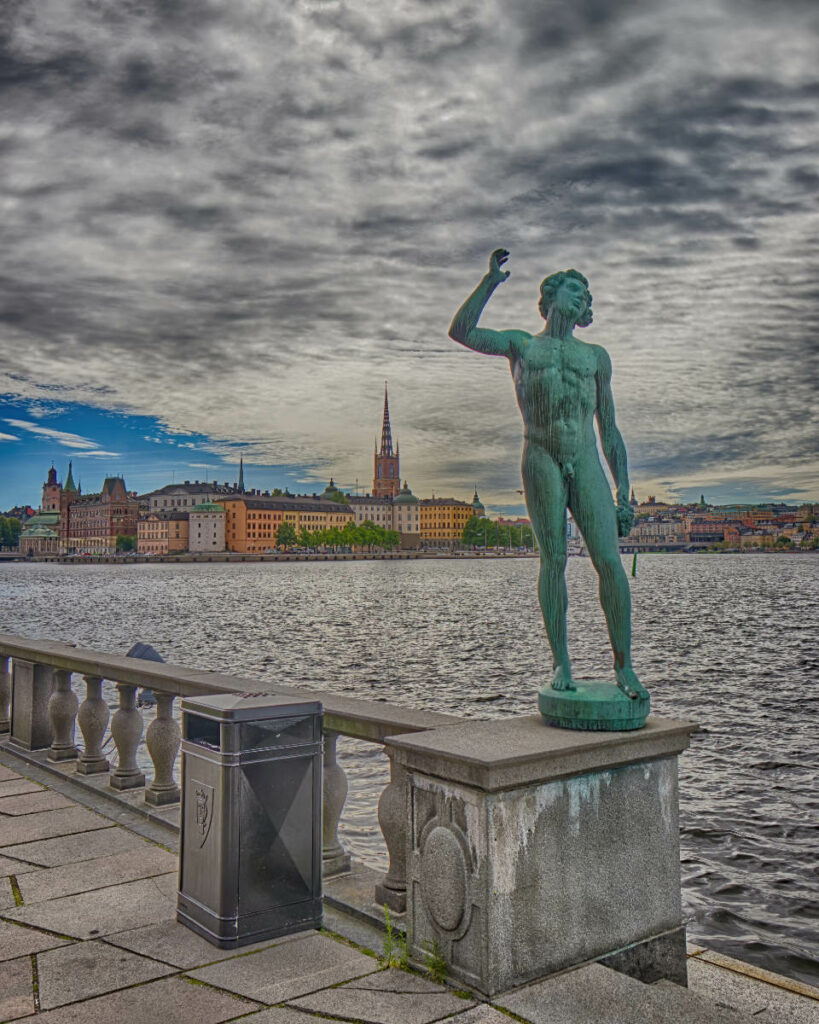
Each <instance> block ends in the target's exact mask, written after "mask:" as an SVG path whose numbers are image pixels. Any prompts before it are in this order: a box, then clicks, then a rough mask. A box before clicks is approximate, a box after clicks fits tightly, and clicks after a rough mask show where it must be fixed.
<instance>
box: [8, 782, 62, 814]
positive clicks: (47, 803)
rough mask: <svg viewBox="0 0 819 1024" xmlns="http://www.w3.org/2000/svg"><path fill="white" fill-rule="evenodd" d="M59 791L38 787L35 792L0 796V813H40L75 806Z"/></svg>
mask: <svg viewBox="0 0 819 1024" xmlns="http://www.w3.org/2000/svg"><path fill="white" fill-rule="evenodd" d="M76 806H77V805H76V804H75V803H73V802H72V801H71V800H66V798H65V797H64V796H60V794H59V793H52V792H51V791H50V790H48V789H39V788H38V790H37V792H35V793H21V794H19V795H18V796H3V797H0V814H12V815H14V816H15V817H16V816H17V815H20V814H40V813H42V812H44V811H58V810H60V809H61V808H63V807H76Z"/></svg>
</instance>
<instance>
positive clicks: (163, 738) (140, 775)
mask: <svg viewBox="0 0 819 1024" xmlns="http://www.w3.org/2000/svg"><path fill="white" fill-rule="evenodd" d="M75 679H76V681H77V688H78V689H81V687H82V683H84V693H82V692H80V694H79V697H83V696H84V699H83V700H82V702H80V699H79V697H78V695H77V693H75V690H74V681H75ZM80 679H81V680H82V683H80ZM104 680H108V681H109V682H111V683H113V684H114V685H115V686H116V690H117V694H118V707H117V710H116V711H115V713H114V714H113V716H111V714H110V711H109V707H108V703H107V702H106V700H105V699H104V697H103V692H102V687H103V681H104ZM140 688H146V689H150V690H151V691H153V693H154V695H155V697H156V713H155V714H156V716H155V718H154V720H153V721H152V722H151V723H150V724H149V726H148V728H147V730H145V736H144V742H145V746H146V748H147V751H148V755H149V757H150V760H151V764H152V766H153V775H152V776H150V775H149V776H148V777H146V774H145V772H143V770H142V768H141V767H140V766H139V764H138V763H137V755H138V751H139V749H140V745H141V743H142V742H143V717H142V714H141V712H140V711H139V709H138V707H137V692H138V690H139V689H140ZM260 690H262V691H264V690H269V692H270V693H277V694H292V695H294V696H299V695H304V696H307V695H308V693H309V696H310V697H311V698H312V699H318V700H320V701H321V702H322V705H323V707H324V771H323V789H324V792H323V802H322V824H323V843H322V866H323V872H324V875H325V877H328V878H329V877H332V876H334V875H339V874H342V873H344V872H346V871H349V870H350V866H351V858H350V854H349V852H348V851H347V850H345V849H344V846H343V845H342V843H341V840H340V839H339V834H338V830H339V823H340V821H341V819H342V815H343V811H344V804H345V801H346V799H347V789H348V782H347V777H346V774H345V772H344V768H343V767H342V765H341V764H340V763H339V760H338V757H337V742H338V738H339V737H340V736H342V737H349V738H351V739H357V740H363V741H365V742H370V743H375V744H378V745H379V746H382V747H383V746H384V744H385V742H386V741H387V740H388V739H389V738H390V737H393V736H399V735H403V734H407V733H415V732H421V731H424V730H427V729H436V728H441V727H442V726H446V725H448V724H454V723H457V722H458V721H460V720H459V719H457V718H453V717H452V716H449V715H441V714H435V713H432V712H428V711H418V710H414V709H412V708H403V707H399V706H397V705H393V704H387V703H382V702H381V701H367V700H361V699H358V698H354V697H345V696H341V695H339V694H336V693H332V692H329V691H323V690H310V691H309V692H308V691H304V690H299V689H297V688H295V687H288V686H279V685H277V684H273V685H271V684H266V683H263V682H260V681H259V680H255V679H252V680H251V679H243V678H240V677H237V676H227V675H223V674H221V673H218V672H209V671H201V670H198V669H190V668H184V667H182V666H178V665H169V664H166V663H163V662H154V661H145V660H142V659H138V658H126V657H124V656H120V655H112V654H102V653H100V652H98V651H93V650H88V649H83V648H79V647H74V646H71V645H68V644H61V643H56V642H53V641H42V640H37V641H35V640H27V639H25V638H22V637H17V636H10V635H6V634H0V733H2V732H6V733H8V734H9V735H8V743H9V744H10V745H11V746H12V747H17V748H18V749H20V750H26V751H45V752H46V758H47V760H49V761H52V762H64V763H67V762H75V770H76V772H77V773H78V774H79V775H95V776H103V775H104V776H107V779H108V786H109V787H110V789H112V790H115V791H131V792H138V791H142V792H143V793H144V802H145V803H146V804H149V805H152V806H167V805H172V804H174V803H176V802H178V801H179V799H180V790H179V785H178V783H177V780H176V777H175V766H176V761H177V756H178V753H179V747H180V741H181V735H180V730H179V725H178V724H177V722H176V720H175V719H174V715H173V709H174V701H175V700H176V699H177V698H184V697H188V696H195V695H201V694H214V693H225V692H236V693H245V692H248V691H253V692H259V691H260ZM15 709H16V710H15ZM109 719H110V723H109ZM109 727H110V733H111V738H112V739H113V743H114V747H115V750H116V758H115V762H116V763H115V764H114V766H113V767H112V766H111V764H109V760H108V757H107V756H106V753H105V752H104V749H103V748H104V746H105V745H106V731H107V729H108V728H109ZM77 730H78V731H79V737H78V736H77V735H76V733H77ZM112 760H114V759H113V758H112ZM390 772H391V777H390V782H389V784H388V785H387V786H386V787H385V789H384V791H383V793H382V794H381V798H380V800H379V804H378V821H379V824H380V826H381V830H382V833H383V836H384V841H385V844H386V847H387V851H388V854H389V867H388V870H387V873H386V875H385V876H384V878H383V880H382V881H381V882H380V883H379V884H378V885H377V886H376V890H375V894H374V896H375V899H376V901H377V902H378V903H382V904H383V903H386V904H387V905H388V906H389V907H390V908H391V909H392V910H393V911H394V912H396V913H402V912H403V911H404V910H405V907H406V846H407V824H406V823H407V813H406V810H407V809H406V800H407V793H408V789H407V780H406V772H405V771H404V769H403V767H402V766H401V765H398V764H396V763H395V761H394V759H393V758H392V757H390ZM373 810H374V811H375V808H374V809H373ZM374 816H375V815H374Z"/></svg>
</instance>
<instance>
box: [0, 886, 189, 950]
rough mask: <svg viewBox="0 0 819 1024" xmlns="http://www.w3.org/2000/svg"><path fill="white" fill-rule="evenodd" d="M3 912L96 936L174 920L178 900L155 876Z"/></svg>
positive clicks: (77, 935)
mask: <svg viewBox="0 0 819 1024" xmlns="http://www.w3.org/2000/svg"><path fill="white" fill-rule="evenodd" d="M160 877H162V876H160ZM174 879H175V876H174ZM3 916H4V917H5V918H7V919H9V920H12V921H22V922H23V923H25V924H30V925H33V926H34V927H35V928H46V929H48V931H52V932H58V933H59V934H60V935H71V936H72V937H73V938H76V939H93V938H98V937H99V936H102V935H109V934H111V933H113V932H119V931H122V930H123V927H124V926H125V927H130V928H138V927H139V926H140V925H144V924H156V923H157V922H159V921H170V920H173V919H174V918H175V917H176V903H175V901H174V900H171V899H168V897H167V896H166V895H165V894H164V893H163V892H162V891H161V890H160V889H159V888H158V887H157V884H156V881H155V880H154V879H153V878H146V879H143V880H142V881H139V882H125V883H123V884H122V885H110V886H108V888H106V889H95V890H94V891H93V892H83V893H77V894H76V895H74V896H63V897H61V898H60V899H56V900H47V901H46V902H45V903H34V904H33V905H32V906H30V907H26V906H22V907H17V908H16V909H15V910H4V911H3Z"/></svg>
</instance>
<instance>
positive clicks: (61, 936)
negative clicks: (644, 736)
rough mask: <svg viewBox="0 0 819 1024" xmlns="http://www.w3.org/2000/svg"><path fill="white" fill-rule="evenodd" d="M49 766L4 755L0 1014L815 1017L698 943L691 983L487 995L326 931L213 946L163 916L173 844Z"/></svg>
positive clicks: (88, 1017) (671, 1020)
mask: <svg viewBox="0 0 819 1024" xmlns="http://www.w3.org/2000/svg"><path fill="white" fill-rule="evenodd" d="M9 764H14V770H12V769H11V768H9V767H6V765H9ZM47 778H48V776H47V775H45V774H44V773H43V772H42V770H41V769H37V768H35V767H33V766H30V765H23V764H20V766H19V767H18V766H17V764H16V763H15V762H14V759H13V758H11V757H10V756H9V755H8V754H7V753H4V754H3V755H2V763H0V1021H16V1020H33V1019H34V1018H35V1015H36V1020H37V1021H42V1022H43V1024H69V1022H72V1024H73V1022H76V1024H112V1022H113V1024H131V1022H134V1024H137V1022H138V1024H154V1022H156V1024H159V1022H162V1024H165V1022H179V1024H187V1022H191V1024H217V1022H220V1021H234V1020H241V1021H246V1022H247V1024H309V1022H310V1021H319V1020H331V1021H347V1022H356V1021H359V1022H363V1024H428V1022H434V1021H440V1020H447V1021H452V1022H453V1024H509V1021H510V1019H511V1020H516V1021H524V1022H532V1024H552V1022H554V1024H608V1022H611V1024H630V1022H632V1021H633V1022H635V1024H637V1022H640V1024H644V1022H654V1021H657V1022H667V1024H707V1022H713V1024H731V1022H734V1024H736V1022H740V1021H758V1022H766V1024H776V1022H781V1024H819V1012H817V1011H819V1002H817V997H819V991H817V990H815V989H810V988H809V987H808V986H804V985H801V986H800V985H799V984H798V983H796V982H790V981H789V980H788V979H784V978H777V977H776V976H774V975H766V972H760V971H754V969H752V968H749V967H748V966H747V965H744V964H740V963H738V962H737V961H733V960H729V959H728V958H727V957H721V956H719V954H715V953H712V952H709V951H708V950H702V949H694V950H692V956H691V958H690V959H689V971H690V975H691V981H692V990H690V991H687V990H685V989H682V988H679V987H678V986H676V985H671V984H670V983H665V982H660V983H658V984H655V985H643V984H641V983H640V982H638V981H635V980H633V979H632V978H628V977H626V976H625V975H623V974H618V973H616V972H615V971H612V970H609V969H608V968H605V967H602V966H600V965H599V964H592V965H589V966H587V967H583V968H580V969H578V970H575V971H570V972H567V973H565V974H563V975H560V976H557V977H554V978H551V979H549V980H547V981H543V982H538V983H535V984H533V985H528V986H526V987H524V988H521V989H518V990H516V991H514V992H510V993H506V994H505V995H502V996H499V997H497V998H496V999H495V1000H494V1004H493V1005H492V1006H488V1005H486V1004H485V1003H482V1002H480V1001H479V1000H477V999H475V998H473V997H472V995H471V994H470V993H466V992H458V991H454V990H453V989H451V988H448V987H446V986H443V985H438V984H435V983H433V982H431V981H430V980H429V979H428V978H426V977H424V976H423V975H422V974H420V973H411V972H409V971H401V970H396V969H392V968H391V969H384V968H383V967H382V966H381V965H380V964H379V962H378V960H377V959H376V957H375V956H374V954H373V953H372V951H370V950H368V949H365V948H363V947H361V946H357V945H356V944H355V943H353V942H350V941H348V940H346V939H344V938H342V937H341V936H340V935H338V934H333V933H328V932H322V933H319V932H316V931H310V932H306V933H301V934H299V935H295V936H288V937H287V938H283V939H277V940H273V941H269V942H264V943H260V944H258V945H257V946H249V947H244V948H243V949H241V950H219V949H216V948H215V947H214V946H211V945H210V944H209V943H207V942H205V940H204V939H201V938H200V937H199V936H197V935H195V934H194V933H193V932H191V931H189V930H188V929H187V928H184V927H183V926H182V925H179V924H177V923H176V920H175V910H176V906H175V905H176V882H177V879H176V854H175V853H174V852H173V851H172V850H170V849H168V848H167V847H164V846H163V845H161V844H160V843H158V842H156V841H151V839H150V838H146V837H145V835H144V834H138V833H139V832H142V833H146V831H147V832H148V833H150V829H147V830H146V829H145V828H140V827H138V826H136V825H135V826H134V827H133V828H129V827H126V826H125V825H124V824H123V823H122V820H123V819H122V816H121V815H120V814H117V818H118V821H119V823H117V822H115V821H114V820H112V819H111V818H110V817H107V816H104V815H103V814H100V813H97V811H96V810H93V809H90V808H89V807H83V806H80V805H79V804H77V803H75V802H74V801H73V800H72V799H71V798H70V796H69V795H67V794H66V787H65V785H60V786H59V790H60V791H59V792H58V791H56V790H54V789H51V788H48V787H44V786H43V785H41V784H40V782H41V781H43V780H44V779H47ZM99 809H100V810H103V811H104V810H105V809H106V806H105V803H104V801H103V802H101V803H100V806H99ZM154 838H156V837H154ZM328 918H329V919H331V920H332V922H333V926H334V927H336V928H341V927H342V925H341V924H339V923H338V922H339V920H340V917H339V915H338V914H337V913H335V912H333V913H328ZM359 930H360V929H359ZM353 933H354V932H353V931H352V930H351V931H350V932H348V934H353ZM372 945H378V936H377V935H376V936H374V938H373V940H372Z"/></svg>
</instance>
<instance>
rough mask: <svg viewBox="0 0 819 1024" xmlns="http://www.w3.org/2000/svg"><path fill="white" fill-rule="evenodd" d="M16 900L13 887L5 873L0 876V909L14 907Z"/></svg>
mask: <svg viewBox="0 0 819 1024" xmlns="http://www.w3.org/2000/svg"><path fill="white" fill-rule="evenodd" d="M16 906H17V900H16V898H15V896H14V889H12V887H11V879H10V878H9V877H8V875H6V876H5V877H4V878H0V911H4V910H8V909H9V908H10V907H12V908H13V907H16Z"/></svg>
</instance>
